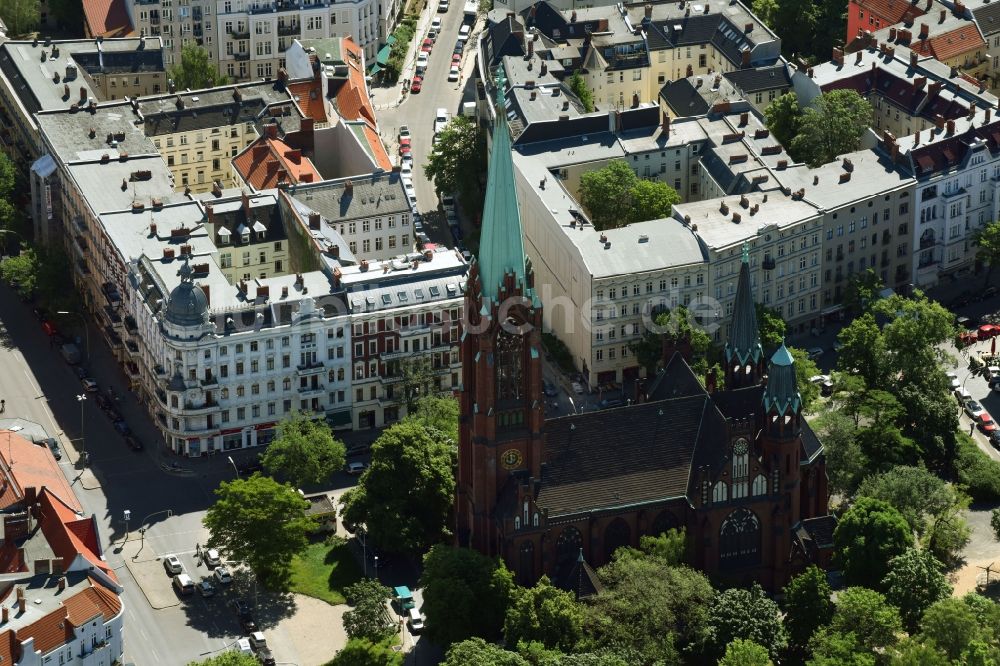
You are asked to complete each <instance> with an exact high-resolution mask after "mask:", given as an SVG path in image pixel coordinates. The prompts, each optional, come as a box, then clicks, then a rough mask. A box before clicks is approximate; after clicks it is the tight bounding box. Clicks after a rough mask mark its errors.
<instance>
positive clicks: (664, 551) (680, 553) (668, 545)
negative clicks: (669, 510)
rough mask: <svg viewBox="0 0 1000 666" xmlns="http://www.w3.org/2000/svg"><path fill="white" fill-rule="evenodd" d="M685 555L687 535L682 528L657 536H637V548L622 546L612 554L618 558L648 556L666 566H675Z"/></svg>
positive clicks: (678, 564)
mask: <svg viewBox="0 0 1000 666" xmlns="http://www.w3.org/2000/svg"><path fill="white" fill-rule="evenodd" d="M686 555H687V535H686V534H685V533H684V528H680V529H671V530H667V531H666V532H664V533H662V534H660V535H658V536H649V535H643V536H641V537H639V548H638V549H636V548H632V547H631V546H622V547H621V548H619V549H618V550H616V551H615V552H614V555H613V556H612V557H613V558H614V559H616V560H618V559H621V558H623V557H640V558H643V557H648V558H652V559H655V560H657V561H658V562H661V563H662V564H665V565H667V566H671V567H676V566H680V565H681V564H683V563H684V560H685V557H686Z"/></svg>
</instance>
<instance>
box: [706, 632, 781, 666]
mask: <svg viewBox="0 0 1000 666" xmlns="http://www.w3.org/2000/svg"><path fill="white" fill-rule="evenodd" d="M719 666H774V662H773V661H771V658H770V657H769V656H768V654H767V649H766V648H764V647H763V646H761V645H759V644H757V643H754V642H753V641H746V640H743V639H742V638H737V639H736V640H734V641H733V642H732V643H730V644H729V645H727V646H726V653H725V654H724V655H722V659H720V660H719Z"/></svg>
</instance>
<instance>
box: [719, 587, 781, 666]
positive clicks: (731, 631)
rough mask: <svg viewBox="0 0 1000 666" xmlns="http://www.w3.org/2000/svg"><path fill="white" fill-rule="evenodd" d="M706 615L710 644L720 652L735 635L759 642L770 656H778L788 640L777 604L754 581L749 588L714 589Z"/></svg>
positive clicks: (736, 637) (774, 657) (734, 638)
mask: <svg viewBox="0 0 1000 666" xmlns="http://www.w3.org/2000/svg"><path fill="white" fill-rule="evenodd" d="M708 615H709V635H710V639H709V640H710V645H711V647H712V648H713V649H714V650H715V651H716V652H717V653H718V654H720V655H721V654H723V652H724V651H725V649H726V646H727V645H729V644H730V643H732V642H733V641H734V640H736V639H738V638H742V639H745V640H750V641H753V642H754V643H757V644H758V645H762V646H763V647H764V648H765V649H766V650H767V653H768V654H769V655H770V656H771V658H772V659H778V658H779V657H780V655H781V653H782V652H783V651H784V650H785V646H786V645H787V644H788V634H787V633H786V631H785V626H784V624H782V622H781V612H780V611H779V610H778V605H777V604H776V603H774V602H773V601H771V600H770V599H769V598H768V597H767V595H766V594H764V590H763V589H761V587H760V585H758V584H757V583H754V585H753V587H751V588H750V589H749V590H743V589H739V588H731V589H728V590H725V591H724V592H719V593H717V594H716V595H715V599H713V600H712V605H711V606H710V607H709V610H708Z"/></svg>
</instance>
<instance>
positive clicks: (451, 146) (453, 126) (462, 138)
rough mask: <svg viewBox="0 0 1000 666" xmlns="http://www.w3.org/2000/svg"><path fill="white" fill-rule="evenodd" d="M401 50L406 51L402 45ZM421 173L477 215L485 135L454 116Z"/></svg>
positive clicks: (467, 120)
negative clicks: (453, 194)
mask: <svg viewBox="0 0 1000 666" xmlns="http://www.w3.org/2000/svg"><path fill="white" fill-rule="evenodd" d="M403 48H404V49H405V48H406V43H404V46H403ZM438 136H439V140H438V142H437V145H435V146H434V147H433V148H431V153H430V155H428V156H427V164H426V165H425V166H424V173H425V174H426V175H427V178H428V179H430V180H433V181H434V188H435V189H436V190H437V191H438V192H440V193H443V194H450V193H455V194H456V195H457V196H458V201H459V203H460V204H461V205H462V209H463V210H466V211H479V210H481V209H482V207H483V205H482V202H483V194H484V190H483V180H482V179H483V177H484V176H485V175H486V170H487V169H486V134H485V133H484V132H483V130H482V129H480V128H479V126H478V125H477V124H476V123H474V122H473V121H471V120H469V119H468V118H466V117H465V116H456V117H455V118H452V119H451V121H450V122H449V123H448V124H447V125H445V128H444V129H443V130H441V133H440V134H439V135H438Z"/></svg>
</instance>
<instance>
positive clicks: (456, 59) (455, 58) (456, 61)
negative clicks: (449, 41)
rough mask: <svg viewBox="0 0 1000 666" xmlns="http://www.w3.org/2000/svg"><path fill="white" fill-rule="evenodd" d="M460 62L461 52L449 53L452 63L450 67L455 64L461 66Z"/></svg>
mask: <svg viewBox="0 0 1000 666" xmlns="http://www.w3.org/2000/svg"><path fill="white" fill-rule="evenodd" d="M461 64H462V54H461V53H452V54H451V65H452V67H454V66H456V65H457V66H461Z"/></svg>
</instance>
